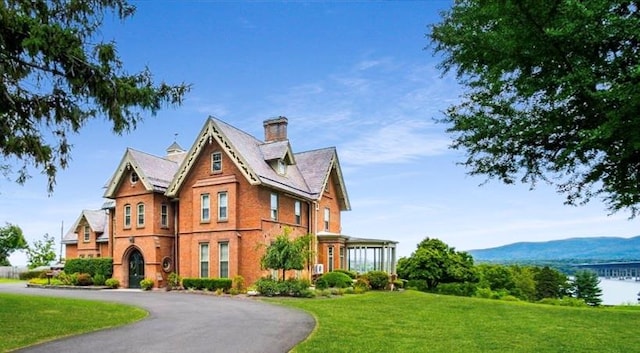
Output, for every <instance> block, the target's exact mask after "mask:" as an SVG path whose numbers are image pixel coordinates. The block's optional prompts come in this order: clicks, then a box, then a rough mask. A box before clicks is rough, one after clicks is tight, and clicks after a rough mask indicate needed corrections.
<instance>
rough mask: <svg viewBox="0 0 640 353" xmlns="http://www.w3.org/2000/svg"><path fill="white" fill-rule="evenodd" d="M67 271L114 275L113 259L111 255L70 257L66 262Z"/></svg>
mask: <svg viewBox="0 0 640 353" xmlns="http://www.w3.org/2000/svg"><path fill="white" fill-rule="evenodd" d="M64 272H66V273H88V274H89V275H90V276H92V277H93V276H95V275H96V274H98V273H99V274H101V275H104V276H105V278H106V277H111V276H112V275H113V259H112V258H109V257H94V258H76V259H68V260H67V261H66V262H65V264H64Z"/></svg>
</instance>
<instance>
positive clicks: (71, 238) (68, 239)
mask: <svg viewBox="0 0 640 353" xmlns="http://www.w3.org/2000/svg"><path fill="white" fill-rule="evenodd" d="M107 218H108V216H107V214H106V212H105V211H104V210H82V213H80V216H79V217H78V219H77V220H76V222H75V223H74V224H73V226H72V227H71V229H69V231H68V232H67V234H65V235H64V237H63V238H62V243H63V244H73V243H77V242H78V233H76V231H77V230H78V226H79V225H80V223H81V222H82V220H83V219H84V220H86V222H87V224H89V228H91V230H92V231H93V232H94V233H97V234H101V236H100V237H99V238H98V239H97V240H101V238H103V235H106V234H107V233H108V228H107V227H108V226H109V222H108V221H107ZM105 239H106V238H105Z"/></svg>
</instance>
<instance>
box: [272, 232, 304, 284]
mask: <svg viewBox="0 0 640 353" xmlns="http://www.w3.org/2000/svg"><path fill="white" fill-rule="evenodd" d="M290 232H291V230H290V229H289V228H285V229H284V233H283V234H281V235H278V236H277V237H276V239H275V240H274V241H273V242H272V243H271V244H270V245H269V246H268V247H267V251H266V252H265V254H264V255H263V256H262V259H261V260H260V264H261V265H262V268H270V269H274V270H282V280H285V276H286V272H287V271H288V270H302V269H304V265H305V263H306V261H307V258H308V254H309V239H310V237H309V236H308V235H307V236H301V237H297V238H295V239H290V238H289V233H290Z"/></svg>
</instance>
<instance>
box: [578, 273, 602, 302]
mask: <svg viewBox="0 0 640 353" xmlns="http://www.w3.org/2000/svg"><path fill="white" fill-rule="evenodd" d="M599 284H600V279H599V278H598V274H597V273H595V272H593V271H588V270H581V271H577V272H576V273H575V278H574V279H573V281H572V285H573V291H574V292H573V295H574V296H575V297H576V298H579V299H582V300H584V302H585V303H587V304H589V305H591V306H598V305H600V304H602V299H601V298H600V297H601V296H602V289H600V286H599Z"/></svg>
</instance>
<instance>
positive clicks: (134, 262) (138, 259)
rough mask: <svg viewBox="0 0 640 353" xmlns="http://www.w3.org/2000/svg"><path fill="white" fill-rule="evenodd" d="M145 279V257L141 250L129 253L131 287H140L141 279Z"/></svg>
mask: <svg viewBox="0 0 640 353" xmlns="http://www.w3.org/2000/svg"><path fill="white" fill-rule="evenodd" d="M143 279H144V258H143V257H142V254H141V253H140V251H139V250H137V249H135V250H133V251H132V252H131V254H129V288H140V281H142V280H143Z"/></svg>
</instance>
